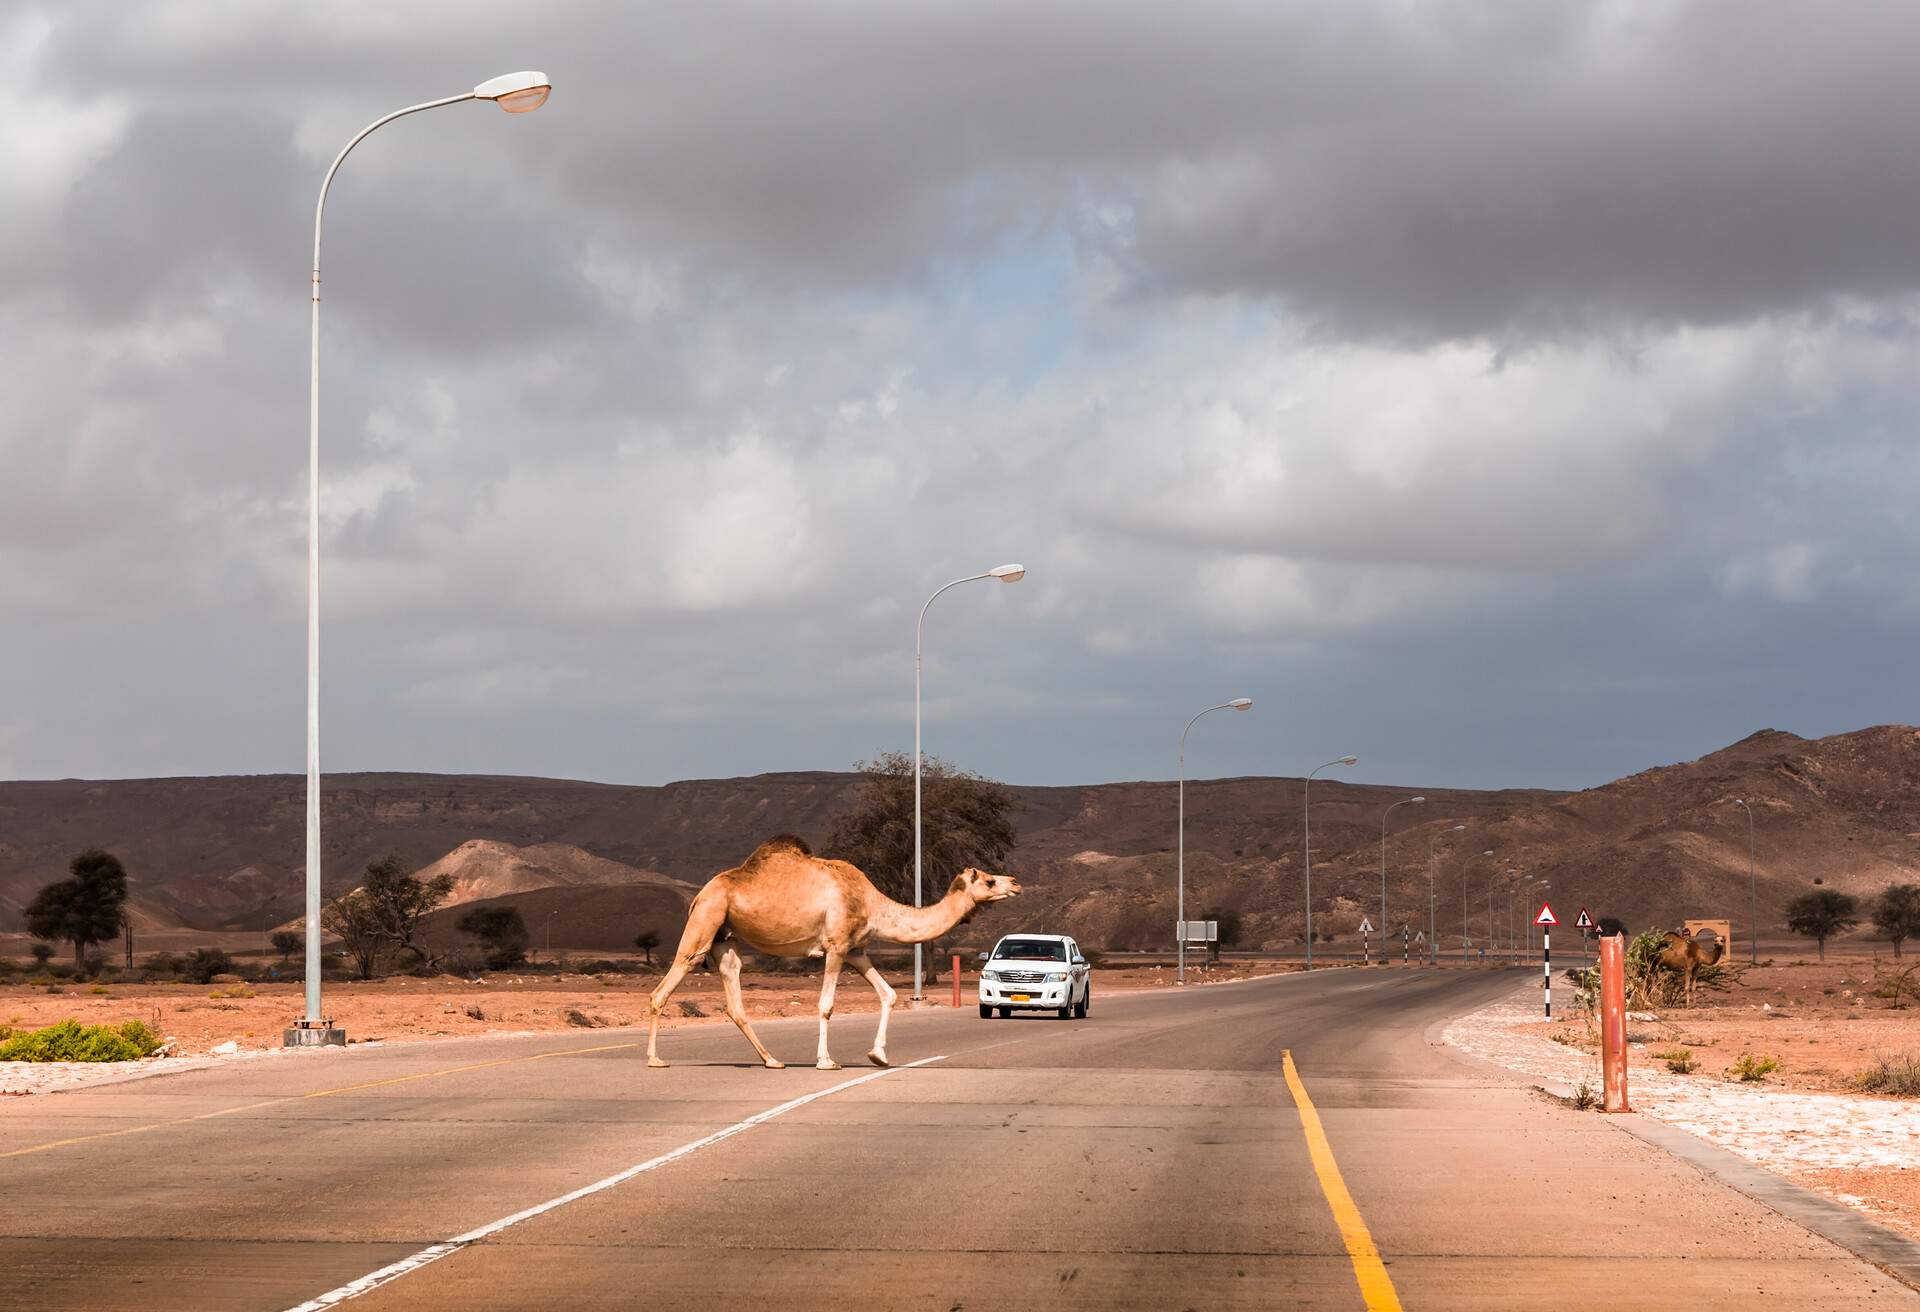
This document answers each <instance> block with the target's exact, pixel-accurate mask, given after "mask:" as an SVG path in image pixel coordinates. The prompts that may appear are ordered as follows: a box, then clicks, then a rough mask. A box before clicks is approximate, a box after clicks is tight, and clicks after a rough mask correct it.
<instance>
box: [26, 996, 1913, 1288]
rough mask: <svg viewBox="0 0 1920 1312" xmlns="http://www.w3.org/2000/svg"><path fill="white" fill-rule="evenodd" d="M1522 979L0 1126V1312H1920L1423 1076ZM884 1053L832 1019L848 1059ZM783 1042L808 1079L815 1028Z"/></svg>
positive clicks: (261, 1066)
mask: <svg viewBox="0 0 1920 1312" xmlns="http://www.w3.org/2000/svg"><path fill="white" fill-rule="evenodd" d="M1519 978H1520V976H1519V975H1516V974H1514V973H1512V972H1467V971H1453V972H1438V973H1432V972H1426V971H1420V970H1414V971H1402V970H1399V969H1392V970H1379V969H1376V970H1373V971H1360V970H1334V971H1325V972H1320V973H1317V974H1315V975H1312V976H1289V977H1282V978H1278V979H1267V980H1258V981H1252V982H1248V983H1242V984H1230V985H1216V986H1206V987H1194V988H1189V989H1187V990H1184V991H1162V992H1153V993H1139V994H1102V993H1100V992H1099V991H1098V985H1097V978H1096V992H1095V997H1094V1007H1093V1014H1092V1015H1091V1016H1090V1017H1089V1018H1088V1019H1087V1020H1086V1021H1075V1022H1062V1021H1059V1020H1055V1019H1053V1018H1051V1017H1050V1016H1049V1017H1044V1018H1043V1017H1033V1018H1020V1019H1014V1020H1004V1021H1003V1020H997V1019H996V1020H992V1021H982V1020H980V1019H978V1017H977V1016H976V1015H975V1013H974V1012H972V1011H970V1010H968V1011H963V1012H961V1013H958V1014H956V1013H954V1012H952V1011H947V1010H937V1011H930V1012H918V1013H900V1014H897V1015H896V1019H895V1026H894V1029H893V1033H892V1035H891V1044H890V1046H891V1050H892V1055H893V1057H894V1059H895V1060H896V1061H898V1062H902V1063H904V1062H910V1061H916V1060H921V1059H928V1058H939V1060H937V1061H932V1062H930V1063H929V1064H927V1065H922V1066H917V1067H913V1068H910V1069H895V1070H893V1071H891V1072H888V1073H886V1074H882V1075H879V1076H878V1077H877V1078H872V1079H867V1080H865V1082H863V1083H858V1084H851V1085H850V1087H841V1086H843V1085H848V1084H849V1082H850V1081H853V1080H859V1079H861V1078H862V1077H863V1076H866V1075H868V1074H871V1072H870V1071H868V1070H866V1069H864V1068H863V1069H856V1068H855V1067H853V1066H849V1067H848V1068H847V1069H846V1070H844V1071H841V1072H821V1071H816V1070H814V1069H812V1068H811V1066H810V1065H799V1064H796V1065H795V1066H792V1067H789V1068H788V1069H787V1070H784V1071H767V1070H763V1069H761V1068H759V1067H758V1066H757V1065H751V1064H749V1062H748V1060H747V1059H748V1058H749V1057H750V1055H751V1054H750V1052H749V1050H748V1048H747V1045H746V1043H745V1041H744V1040H742V1039H741V1038H740V1036H739V1035H738V1034H737V1033H736V1032H735V1031H734V1030H733V1029H732V1027H731V1026H718V1027H701V1028H698V1029H682V1030H676V1031H671V1032H669V1033H668V1034H666V1035H663V1036H662V1047H663V1053H664V1055H665V1056H667V1058H668V1059H669V1060H671V1061H673V1062H674V1063H675V1064H674V1066H673V1067H672V1068H671V1069H668V1070H658V1071H649V1070H648V1069H646V1067H645V1065H644V1041H645V1036H644V1035H643V1034H642V1035H638V1036H636V1035H634V1034H632V1033H629V1032H624V1031H596V1032H592V1033H584V1032H583V1033H581V1034H579V1035H572V1036H546V1037H542V1038H523V1039H490V1040H461V1041H455V1042H445V1043H437V1044H419V1045H411V1046H403V1047H394V1048H385V1049H362V1050H356V1051H351V1052H348V1053H344V1054H343V1053H332V1054H323V1053H313V1052H305V1053H289V1054H278V1055H275V1056H272V1057H268V1058H263V1059H259V1060H256V1061H252V1062H247V1063H242V1064H239V1065H235V1066H231V1067H227V1068H223V1069H218V1070H208V1071H200V1072H192V1073H188V1074H182V1075H177V1076H170V1077H165V1078H159V1079H150V1080H142V1081H138V1082H134V1083H128V1084H124V1085H112V1086H106V1087H101V1088H95V1089H90V1090H84V1091H78V1092H72V1093H64V1094H56V1095H50V1096H43V1097H35V1098H31V1099H18V1100H9V1102H8V1104H7V1105H4V1106H0V1198H3V1199H4V1200H5V1205H6V1215H5V1219H4V1220H3V1221H0V1231H3V1232H4V1234H0V1307H6V1308H16V1307H17V1308H21V1309H48V1310H52V1309H67V1308H140V1309H173V1308H180V1309H195V1310H196V1312H214V1310H218V1309H230V1308H231V1309H247V1310H248V1312H259V1310H261V1309H265V1310H268V1312H274V1310H278V1309H288V1308H293V1307H296V1306H299V1305H301V1304H302V1303H303V1302H306V1301H308V1300H312V1299H315V1298H317V1297H319V1296H322V1295H324V1294H327V1293H328V1291H341V1290H345V1289H353V1288H356V1287H357V1286H356V1285H355V1282H356V1281H362V1280H363V1279H364V1278H365V1277H368V1276H369V1275H370V1274H371V1273H374V1272H377V1271H380V1270H382V1269H383V1268H388V1267H390V1266H392V1265H393V1264H396V1263H399V1264H405V1263H408V1262H420V1264H419V1265H418V1266H417V1268H415V1269H409V1270H406V1272H405V1273H404V1274H400V1275H397V1276H395V1277H394V1278H392V1279H391V1280H389V1281H388V1282H387V1283H384V1284H380V1285H379V1286H378V1287H375V1288H372V1289H370V1290H367V1291H366V1292H364V1293H360V1294H358V1295H357V1296H356V1297H354V1298H353V1299H352V1300H351V1301H350V1302H348V1304H347V1306H350V1307H352V1308H353V1309H355V1312H373V1309H399V1308H406V1309H442V1308H444V1309H460V1310H461V1312H475V1310H484V1309H493V1308H498V1309H508V1308H543V1309H544V1308H565V1309H569V1310H570V1312H586V1310H589V1309H601V1308H608V1309H611V1308H621V1309H626V1308H632V1307H642V1306H644V1307H648V1308H682V1307H685V1308H701V1309H712V1308H714V1307H716V1306H754V1305H756V1304H757V1305H761V1306H772V1307H780V1308H835V1309H840V1308H847V1307H863V1308H895V1307H899V1308H929V1309H955V1308H961V1309H982V1310H985V1309H996V1310H999V1312H1023V1310H1024V1309H1043V1308H1065V1307H1075V1308H1082V1307H1084V1308H1189V1307H1190V1308H1209V1309H1212V1308H1223V1307H1224V1308H1281V1307H1288V1308H1291V1307H1311V1308H1322V1307H1324V1308H1349V1309H1351V1308H1362V1307H1366V1306H1369V1302H1368V1298H1369V1296H1371V1298H1372V1303H1371V1305H1372V1306H1394V1304H1393V1303H1391V1302H1387V1301H1385V1300H1387V1299H1389V1298H1392V1297H1397V1298H1398V1300H1399V1302H1400V1304H1403V1305H1404V1306H1406V1307H1408V1308H1449V1307H1450V1308H1475V1309H1487V1308H1505V1307H1512V1308H1527V1309H1534V1308H1539V1307H1542V1306H1580V1305H1583V1304H1584V1305H1589V1306H1612V1305H1614V1304H1615V1303H1616V1302H1618V1303H1621V1304H1632V1305H1639V1304H1642V1303H1648V1302H1657V1303H1658V1304H1659V1305H1660V1306H1663V1307H1664V1306H1680V1307H1686V1308H1688V1309H1689V1312H1703V1310H1705V1309H1714V1308H1722V1307H1724V1308H1739V1309H1741V1310H1742V1312H1750V1310H1751V1309H1752V1308H1753V1307H1754V1306H1756V1303H1757V1304H1759V1305H1765V1306H1775V1307H1782V1308H1795V1309H1811V1308H1841V1307H1845V1308H1880V1307H1903V1308H1910V1307H1914V1306H1916V1305H1920V1295H1916V1294H1914V1293H1913V1292H1912V1291H1910V1290H1908V1289H1907V1288H1906V1287H1905V1286H1904V1285H1901V1284H1899V1283H1897V1282H1896V1281H1894V1280H1893V1279H1891V1278H1890V1277H1888V1276H1886V1275H1883V1274H1882V1273H1881V1272H1880V1271H1878V1270H1876V1269H1874V1268H1873V1267H1871V1266H1868V1265H1866V1264H1865V1263H1863V1262H1860V1261H1858V1260H1856V1259H1854V1258H1853V1257H1851V1256H1850V1255H1849V1254H1847V1253H1846V1252H1844V1251H1843V1250H1842V1249H1840V1248H1838V1247H1836V1246H1835V1245H1833V1244H1831V1243H1828V1242H1827V1241H1826V1240H1823V1239H1819V1238H1817V1237H1815V1236H1813V1235H1811V1234H1809V1233H1808V1232H1807V1231H1805V1230H1803V1229H1801V1228H1800V1227H1799V1226H1797V1225H1795V1224H1794V1223H1792V1222H1790V1221H1788V1220H1786V1219H1785V1218H1783V1217H1781V1216H1779V1215H1778V1214H1776V1213H1774V1212H1772V1211H1771V1210H1769V1209H1767V1208H1766V1207H1764V1206H1762V1205H1761V1204H1759V1203H1756V1202H1753V1201H1751V1200H1749V1199H1748V1198H1746V1197H1744V1196H1743V1195H1741V1194H1738V1193H1735V1192H1733V1191H1732V1190H1731V1189H1729V1188H1726V1187H1725V1186H1723V1185H1721V1184H1719V1183H1717V1182H1716V1181H1715V1180H1714V1179H1713V1178H1711V1177H1709V1176H1707V1175H1704V1174H1702V1173H1700V1172H1699V1171H1698V1170H1696V1169H1695V1168H1693V1167H1691V1166H1688V1165H1685V1164H1683V1163H1681V1162H1679V1161H1677V1160H1675V1159H1674V1158H1671V1157H1669V1156H1667V1155H1666V1154H1665V1153H1664V1152H1662V1151H1661V1150H1660V1149H1658V1148H1655V1147H1653V1146H1651V1145H1649V1144H1647V1143H1644V1142H1642V1141H1641V1140H1639V1139H1637V1138H1635V1137H1633V1136H1631V1135H1628V1134H1625V1133H1622V1132H1621V1131H1620V1129H1619V1128H1618V1127H1617V1126H1615V1125H1614V1124H1612V1123H1610V1122H1609V1121H1608V1119H1607V1118H1604V1117H1601V1116H1597V1115H1593V1114H1590V1113H1577V1112H1573V1111H1571V1110H1569V1109H1566V1108H1564V1107H1561V1106H1559V1105H1557V1104H1555V1103H1552V1102H1550V1101H1548V1100H1546V1099H1544V1098H1543V1097H1541V1096H1540V1095H1539V1094H1537V1093H1534V1092H1532V1091H1529V1090H1528V1089H1526V1088H1525V1087H1524V1086H1523V1085H1521V1084H1519V1083H1518V1082H1517V1081H1511V1080H1507V1079H1506V1078H1505V1077H1502V1076H1499V1075H1496V1074H1493V1073H1490V1072H1488V1071H1486V1070H1485V1069H1483V1068H1480V1067H1476V1066H1471V1065H1468V1064H1466V1063H1463V1062H1461V1061H1459V1060H1457V1059H1455V1058H1454V1057H1452V1056H1451V1055H1449V1054H1448V1053H1447V1052H1446V1051H1445V1050H1443V1049H1438V1048H1435V1047H1433V1046H1431V1045H1430V1044H1429V1043H1428V1041H1427V1040H1426V1038H1425V1031H1426V1029H1427V1027H1428V1026H1429V1025H1431V1024H1432V1023H1434V1022H1435V1021H1438V1020H1441V1019H1444V1018H1446V1017H1448V1016H1450V1015H1453V1014H1457V1013H1458V1012H1460V1011H1463V1010H1466V1009H1468V1008H1469V1007H1471V1006H1474V1005H1477V1004H1478V1003H1479V1002H1481V1001H1483V1000H1487V999H1490V998H1492V997H1493V996H1495V995H1497V994H1498V993H1501V992H1503V991H1505V990H1507V989H1510V988H1511V987H1513V985H1514V983H1515V982H1516V980H1518V979H1519ZM843 987H844V986H843ZM872 1025H873V1020H872V1017H870V1016H849V1017H846V1018H844V1019H842V1020H839V1021H836V1022H835V1027H834V1034H835V1040H836V1043H835V1049H836V1053H837V1055H839V1056H840V1058H841V1059H842V1060H843V1061H845V1060H848V1059H850V1058H857V1057H858V1055H859V1054H860V1053H862V1052H864V1051H865V1049H866V1046H867V1041H868V1039H869V1038H870V1036H871V1032H872ZM758 1028H759V1030H760V1032H761V1035H762V1038H763V1039H765V1040H766V1041H767V1042H768V1044H769V1046H771V1047H772V1048H773V1049H774V1051H775V1052H776V1053H777V1054H779V1055H781V1056H783V1057H784V1058H786V1059H787V1060H789V1061H792V1062H795V1063H802V1062H805V1061H807V1060H808V1059H809V1058H810V1057H811V1055H812V1052H813V1025H812V1023H811V1022H810V1021H780V1022H772V1021H770V1022H767V1023H766V1024H763V1025H760V1026H759V1027H758ZM1286 1053H1291V1056H1292V1060H1293V1063H1294V1067H1295V1069H1296V1071H1297V1078H1298V1080H1299V1083H1300V1086H1301V1088H1302V1089H1303V1090H1304V1092H1305V1094H1306V1095H1307V1097H1308V1098H1309V1100H1310V1103H1311V1108H1312V1110H1311V1111H1310V1112H1309V1113H1308V1114H1307V1115H1303V1109H1302V1107H1301V1106H1300V1103H1299V1101H1298V1100H1297V1098H1296V1096H1295V1095H1294V1093H1293V1092H1292V1090H1291V1089H1290V1087H1289V1081H1288V1078H1287V1074H1286V1071H1285V1069H1284V1067H1285V1057H1284V1056H1283V1054H1286ZM829 1090H832V1092H826V1091H829ZM812 1094H823V1096H819V1097H816V1098H814V1099H813V1100H811V1101H807V1102H804V1103H802V1104H800V1105H797V1106H792V1107H790V1108H789V1109H787V1110H785V1111H782V1112H780V1113H779V1114H777V1115H775V1116H774V1117H772V1118H770V1119H765V1120H763V1121H761V1122H759V1123H755V1124H751V1125H748V1126H746V1127H744V1128H736V1127H739V1126H740V1125H741V1122H743V1121H745V1120H747V1119H748V1118H752V1117H755V1116H757V1115H759V1114H762V1113H766V1112H768V1111H770V1110H771V1109H774V1108H776V1107H780V1106H781V1105H783V1104H786V1103H789V1102H790V1101H791V1100H796V1099H800V1098H804V1097H806V1096H807V1095H812ZM1310 1122H1311V1123H1315V1124H1318V1125H1319V1126H1321V1127H1323V1132H1324V1140H1323V1142H1324V1146H1325V1149H1326V1152H1325V1153H1323V1154H1322V1155H1321V1156H1320V1158H1319V1160H1317V1161H1316V1158H1315V1154H1314V1152H1313V1150H1312V1144H1313V1140H1312V1137H1311V1134H1312V1131H1311V1129H1310ZM729 1130H733V1133H731V1134H727V1135H726V1136H725V1137H721V1138H718V1139H717V1140H713V1141H711V1142H704V1143H703V1142H702V1141H703V1140H706V1139H707V1138H708V1137H709V1136H713V1135H715V1134H717V1133H722V1132H726V1131H729ZM689 1145H699V1146H695V1147H692V1148H690V1149H689V1150H687V1151H684V1152H680V1153H679V1155H677V1156H676V1155H675V1154H676V1152H677V1151H678V1150H682V1149H688V1146H689ZM663 1157H664V1158H666V1159H667V1160H664V1161H658V1162H655V1163H654V1164H653V1165H650V1166H646V1169H644V1170H641V1171H639V1172H638V1173H635V1174H633V1175H631V1177H630V1178H626V1179H624V1180H621V1181H620V1182H618V1183H613V1184H609V1185H605V1186H604V1187H601V1188H599V1189H598V1190H597V1191H596V1192H591V1193H588V1194H586V1195H585V1196H582V1197H580V1198H578V1199H576V1200H575V1201H571V1202H567V1203H564V1204H563V1205H559V1206H554V1207H551V1208H550V1209H549V1210H545V1211H542V1212H540V1213H539V1214H537V1215H531V1216H529V1217H527V1218H525V1219H523V1220H520V1221H517V1222H515V1223H513V1224H510V1225H507V1226H505V1227H504V1228H500V1229H498V1230H496V1231H494V1232H493V1233H490V1234H488V1235H487V1236H486V1237H484V1238H480V1239H478V1240H475V1241H473V1242H469V1243H466V1244H462V1245H456V1246H451V1247H450V1248H448V1247H442V1248H436V1247H435V1246H436V1245H444V1244H445V1241H447V1240H449V1239H451V1238H453V1237H455V1236H460V1235H463V1234H467V1233H469V1232H472V1231H474V1230H476V1229H479V1228H481V1227H485V1226H487V1225H489V1223H493V1222H496V1221H500V1220H502V1219H504V1218H508V1217H510V1216H512V1215H513V1214H515V1213H518V1212H521V1211H523V1210H525V1209H532V1208H536V1207H538V1206H539V1205H542V1204H547V1203H550V1202H552V1201H553V1200H556V1199H559V1198H561V1197H562V1196H564V1195H567V1194H569V1193H570V1192H572V1191H576V1190H581V1189H583V1188H588V1187H591V1186H594V1185H595V1184H596V1183H597V1182H602V1181H605V1180H606V1179H607V1178H608V1177H612V1176H615V1175H616V1174H617V1173H620V1172H623V1171H627V1170H628V1169H629V1168H634V1167H641V1166H643V1165H645V1164H647V1163H649V1162H650V1161H653V1159H658V1158H663ZM1342 1198H1350V1200H1351V1206H1350V1208H1349V1209H1347V1210H1344V1211H1336V1207H1338V1206H1339V1205H1340V1200H1341V1199H1342ZM1342 1222H1344V1225H1343V1224H1342ZM1369 1245H1371V1246H1372V1247H1371V1249H1370V1248H1369ZM1374 1250H1377V1252H1378V1254H1379V1262H1378V1263H1377V1264H1371V1263H1370V1262H1369V1260H1368V1257H1367V1254H1368V1252H1369V1251H1374ZM423 1252H424V1254H425V1256H426V1257H431V1258H433V1259H435V1260H431V1261H423V1260H422V1254H423ZM1370 1271H1371V1274H1369V1272H1370ZM1383 1289H1384V1290H1385V1292H1383Z"/></svg>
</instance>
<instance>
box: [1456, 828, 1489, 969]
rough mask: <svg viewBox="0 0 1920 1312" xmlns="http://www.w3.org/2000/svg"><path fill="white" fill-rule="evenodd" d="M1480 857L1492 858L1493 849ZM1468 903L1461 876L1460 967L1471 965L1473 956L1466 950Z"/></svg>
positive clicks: (1465, 888)
mask: <svg viewBox="0 0 1920 1312" xmlns="http://www.w3.org/2000/svg"><path fill="white" fill-rule="evenodd" d="M1480 855H1481V856H1492V855H1493V849H1492V848H1488V849H1487V850H1486V851H1484V852H1482V853H1481V854H1480ZM1468 901H1469V896H1468V889H1467V876H1466V875H1464V874H1463V875H1461V876H1460V963H1461V964H1462V965H1471V964H1472V963H1473V954H1472V953H1471V952H1470V951H1468V948H1467V917H1468V916H1470V915H1472V914H1473V912H1472V910H1471V909H1470V908H1469V907H1468V905H1467V904H1468Z"/></svg>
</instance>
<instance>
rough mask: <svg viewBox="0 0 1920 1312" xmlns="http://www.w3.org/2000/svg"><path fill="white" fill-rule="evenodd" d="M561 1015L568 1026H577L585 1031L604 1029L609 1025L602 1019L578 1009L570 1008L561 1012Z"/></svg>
mask: <svg viewBox="0 0 1920 1312" xmlns="http://www.w3.org/2000/svg"><path fill="white" fill-rule="evenodd" d="M560 1015H561V1017H562V1018H563V1019H564V1020H565V1021H566V1022H567V1024H569V1025H577V1026H578V1027H579V1028H581V1029H583V1030H597V1029H604V1028H605V1027H606V1024H607V1022H606V1021H604V1020H602V1019H601V1018H600V1017H598V1016H590V1015H588V1014H587V1013H586V1012H584V1011H582V1010H580V1008H578V1007H568V1008H567V1009H566V1010H565V1011H563V1012H561V1013H560Z"/></svg>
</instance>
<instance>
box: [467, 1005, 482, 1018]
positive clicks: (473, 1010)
mask: <svg viewBox="0 0 1920 1312" xmlns="http://www.w3.org/2000/svg"><path fill="white" fill-rule="evenodd" d="M467 1015H468V1016H470V1017H472V1018H473V1019H474V1020H485V1019H486V1018H487V1013H486V1012H484V1011H482V1010H481V1009H480V1004H479V1003H477V1002H470V1003H468V1004H467Z"/></svg>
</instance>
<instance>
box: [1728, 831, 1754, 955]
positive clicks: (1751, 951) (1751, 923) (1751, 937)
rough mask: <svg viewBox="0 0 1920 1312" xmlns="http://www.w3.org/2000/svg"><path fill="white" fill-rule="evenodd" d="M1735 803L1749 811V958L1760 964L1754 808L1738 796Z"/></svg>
mask: <svg viewBox="0 0 1920 1312" xmlns="http://www.w3.org/2000/svg"><path fill="white" fill-rule="evenodd" d="M1733 804H1734V805H1735V806H1737V807H1739V808H1740V809H1741V810H1742V811H1745V812H1746V813H1747V960H1748V961H1749V962H1751V963H1752V964H1754V965H1756V966H1757V965H1759V964H1760V886H1759V884H1757V883H1755V882H1754V874H1753V808H1752V807H1751V806H1748V805H1747V799H1746V798H1744V797H1736V798H1734V799H1733Z"/></svg>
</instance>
